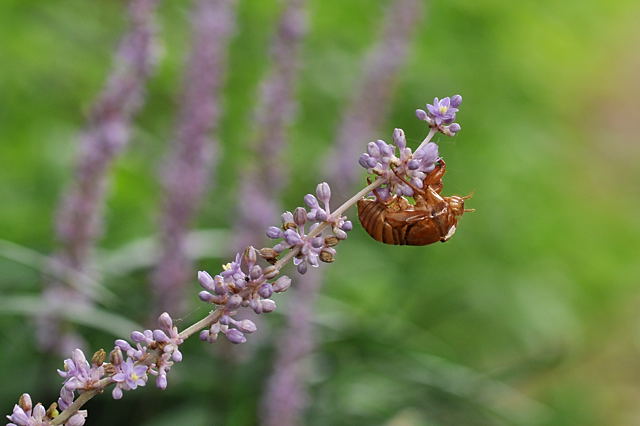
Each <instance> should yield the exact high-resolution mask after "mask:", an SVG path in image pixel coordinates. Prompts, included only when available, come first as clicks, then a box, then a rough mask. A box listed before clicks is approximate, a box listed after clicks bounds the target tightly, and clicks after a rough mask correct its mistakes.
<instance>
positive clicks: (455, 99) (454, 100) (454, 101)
mask: <svg viewBox="0 0 640 426" xmlns="http://www.w3.org/2000/svg"><path fill="white" fill-rule="evenodd" d="M461 103H462V96H460V95H453V96H452V97H451V103H450V105H451V106H452V107H454V108H458V107H459V106H460V104H461Z"/></svg>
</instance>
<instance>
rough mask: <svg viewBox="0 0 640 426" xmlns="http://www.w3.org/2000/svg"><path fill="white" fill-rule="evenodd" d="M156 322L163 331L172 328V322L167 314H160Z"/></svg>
mask: <svg viewBox="0 0 640 426" xmlns="http://www.w3.org/2000/svg"><path fill="white" fill-rule="evenodd" d="M158 322H159V323H160V327H161V328H162V329H163V330H167V331H168V330H171V329H172V328H173V320H172V319H171V316H170V315H169V314H168V313H167V312H163V313H162V314H160V316H159V317H158Z"/></svg>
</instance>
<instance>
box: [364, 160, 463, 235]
mask: <svg viewBox="0 0 640 426" xmlns="http://www.w3.org/2000/svg"><path fill="white" fill-rule="evenodd" d="M444 173H445V164H444V161H442V160H440V161H439V162H438V164H437V165H436V168H435V169H434V170H433V171H432V172H431V173H429V174H428V175H427V176H426V177H425V179H424V188H426V189H425V190H419V191H420V192H418V191H416V195H415V197H414V199H415V204H411V203H409V201H408V200H407V199H406V198H404V197H398V196H394V197H392V198H390V199H389V200H386V201H383V200H379V199H366V198H363V199H361V200H359V201H358V204H357V206H358V218H359V219H360V223H361V224H362V226H363V227H364V229H365V230H366V231H367V233H368V234H369V235H370V236H371V237H373V238H374V239H375V240H377V241H380V242H382V243H385V244H395V245H415V246H423V245H427V244H431V243H435V242H438V241H442V242H445V241H447V240H449V239H450V238H451V237H452V236H453V234H454V233H455V231H456V225H457V223H458V217H460V216H461V215H462V214H463V213H464V198H463V197H459V196H451V197H441V196H440V195H439V194H438V193H439V192H440V191H441V190H442V176H443V175H444ZM416 189H417V188H415V189H414V191H415V190H416Z"/></svg>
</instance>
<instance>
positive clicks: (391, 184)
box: [359, 129, 440, 200]
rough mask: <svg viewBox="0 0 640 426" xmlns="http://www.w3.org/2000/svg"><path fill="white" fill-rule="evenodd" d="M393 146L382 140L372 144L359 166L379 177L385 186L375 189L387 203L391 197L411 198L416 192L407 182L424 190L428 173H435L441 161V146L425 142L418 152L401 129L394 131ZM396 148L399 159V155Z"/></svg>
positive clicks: (361, 158) (369, 145)
mask: <svg viewBox="0 0 640 426" xmlns="http://www.w3.org/2000/svg"><path fill="white" fill-rule="evenodd" d="M393 144H394V145H395V146H394V145H391V144H388V143H386V142H384V141H382V140H378V141H376V142H369V144H368V145H367V152H365V153H364V154H362V155H361V156H360V160H359V162H360V165H361V166H362V167H364V168H365V169H367V171H368V172H369V173H372V174H375V175H377V176H380V177H381V178H383V179H384V181H385V186H383V187H381V188H378V189H376V190H374V193H375V194H376V195H377V196H378V198H380V199H382V200H386V199H388V198H389V197H391V196H392V195H406V196H409V197H410V196H412V195H413V189H411V187H410V186H409V185H407V183H406V181H405V179H408V181H409V182H411V183H412V184H413V185H414V186H416V187H418V188H422V185H423V183H422V182H423V180H424V178H425V177H426V175H427V173H429V172H430V171H432V170H433V169H434V167H435V164H436V162H437V161H438V160H439V159H440V156H439V154H438V145H436V144H435V143H433V142H427V143H423V144H422V145H421V146H420V147H418V149H417V150H416V152H412V151H411V148H409V147H407V140H406V138H405V135H404V131H402V129H395V130H394V131H393ZM396 148H398V150H399V157H398V156H396Z"/></svg>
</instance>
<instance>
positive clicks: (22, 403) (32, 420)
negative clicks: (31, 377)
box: [7, 393, 50, 426]
mask: <svg viewBox="0 0 640 426" xmlns="http://www.w3.org/2000/svg"><path fill="white" fill-rule="evenodd" d="M7 419H9V420H10V421H11V423H7V426H48V425H49V424H50V423H49V418H48V416H47V410H45V408H44V407H43V406H42V404H40V403H38V404H36V406H35V407H33V406H32V403H31V396H30V395H29V394H28V393H24V394H22V396H21V397H20V400H19V401H18V404H16V405H14V406H13V412H12V413H11V415H9V416H7Z"/></svg>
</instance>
